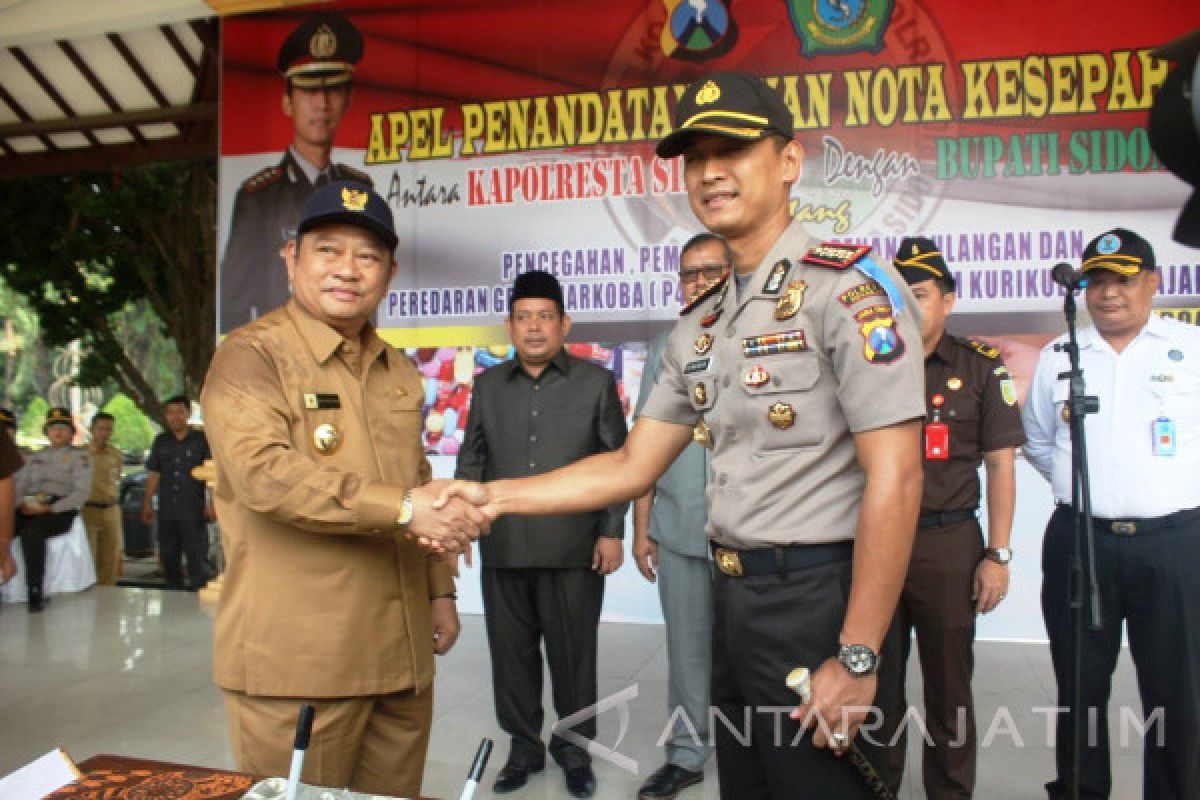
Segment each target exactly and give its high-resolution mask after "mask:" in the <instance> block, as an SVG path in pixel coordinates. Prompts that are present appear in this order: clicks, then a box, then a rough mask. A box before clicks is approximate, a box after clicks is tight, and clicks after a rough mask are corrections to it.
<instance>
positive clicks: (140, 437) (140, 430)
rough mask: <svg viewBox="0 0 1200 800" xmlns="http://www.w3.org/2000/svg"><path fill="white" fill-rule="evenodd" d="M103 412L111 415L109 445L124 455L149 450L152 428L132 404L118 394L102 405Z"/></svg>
mask: <svg viewBox="0 0 1200 800" xmlns="http://www.w3.org/2000/svg"><path fill="white" fill-rule="evenodd" d="M103 410H104V411H107V412H108V413H109V414H112V415H113V434H112V438H110V439H109V440H108V441H109V444H111V445H112V446H113V447H115V448H117V449H118V450H121V451H123V452H126V453H141V452H145V451H146V450H149V449H150V445H151V443H152V442H153V441H154V433H155V431H154V428H153V427H152V426H151V425H150V421H149V420H148V419H146V416H145V415H144V414H142V413H141V411H140V410H139V409H138V407H137V406H136V405H134V402H133V401H132V400H130V399H129V398H128V397H126V396H125V395H123V394H118V395H117V396H116V397H114V398H113V399H112V400H109V401H108V402H107V403H105V404H104V409H103Z"/></svg>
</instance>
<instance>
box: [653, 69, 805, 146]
mask: <svg viewBox="0 0 1200 800" xmlns="http://www.w3.org/2000/svg"><path fill="white" fill-rule="evenodd" d="M704 133H711V134H715V135H717V136H727V137H729V138H731V139H742V140H745V141H754V140H757V139H762V138H763V137H764V136H769V135H770V134H773V133H774V134H779V135H780V136H783V137H784V138H786V139H791V138H792V137H793V136H794V135H795V128H794V126H793V124H792V112H790V111H788V107H787V105H786V104H785V103H784V102H783V98H782V97H780V96H779V93H778V92H776V91H775V90H773V89H772V88H771V87H770V86H767V84H766V82H765V81H764V80H763V79H762V78H760V77H758V76H757V75H748V74H746V73H745V72H718V73H715V74H713V75H709V76H708V77H706V78H701V79H700V80H698V81H696V82H695V83H693V84H692V85H690V86H688V87H687V89H685V90H684V92H683V97H682V98H680V100H679V105H678V106H676V108H675V130H673V131H671V133H669V134H667V135H666V136H665V137H663V139H662V140H660V141H659V143H658V147H657V148H656V149H655V152H656V153H658V155H659V157H661V158H674V157H675V156H677V155H679V154H680V153H682V152H683V151H684V150H685V149H687V146H688V143H689V142H691V140H692V138H693V137H695V136H697V135H699V134H704Z"/></svg>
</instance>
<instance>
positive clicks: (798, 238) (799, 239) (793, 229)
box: [735, 220, 813, 304]
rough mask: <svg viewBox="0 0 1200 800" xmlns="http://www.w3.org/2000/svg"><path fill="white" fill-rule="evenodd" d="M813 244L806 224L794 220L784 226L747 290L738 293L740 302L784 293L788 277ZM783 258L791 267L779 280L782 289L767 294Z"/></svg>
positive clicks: (755, 272) (756, 269)
mask: <svg viewBox="0 0 1200 800" xmlns="http://www.w3.org/2000/svg"><path fill="white" fill-rule="evenodd" d="M812 244H813V241H812V238H811V237H810V236H809V235H808V232H807V231H806V230H805V229H804V226H803V225H802V224H800V223H799V222H797V221H796V220H792V222H791V223H790V224H789V225H788V226H787V227H786V228H784V231H783V233H782V234H781V235H780V237H779V238H778V239H777V240H776V241H775V244H774V245H772V246H771V249H770V250H769V251H767V255H766V257H765V258H764V259H763V260H762V263H760V264H759V265H758V267H757V268H755V270H754V273H753V274H752V275H751V277H750V282H749V284H748V285H747V286H746V292H745V293H744V294H742V293H740V292H739V293H738V295H737V299H738V303H739V304H740V303H741V301H743V300H746V299H748V298H751V297H777V296H779V295H780V294H781V293H782V289H783V287H784V286H785V285H786V284H787V280H788V278H790V277H791V276H792V275H793V274H795V273H796V267H797V265H798V264H799V263H800V261H801V260H802V259H803V258H804V254H805V253H807V252H808V250H809V248H811V247H812ZM783 259H786V260H787V261H788V262H789V264H790V267H789V268H788V271H787V273H786V274H785V275H784V276H783V279H782V280H781V281H780V282H779V286H780V289H779V290H778V291H776V292H774V293H772V294H767V293H766V291H764V290H765V289H766V286H767V281H768V280H770V277H771V273H772V271H773V270H774V269H775V265H776V264H778V263H779V262H780V261H781V260H783ZM735 291H736V287H735Z"/></svg>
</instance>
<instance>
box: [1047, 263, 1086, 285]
mask: <svg viewBox="0 0 1200 800" xmlns="http://www.w3.org/2000/svg"><path fill="white" fill-rule="evenodd" d="M1050 277H1051V278H1053V279H1054V282H1055V283H1057V284H1058V285H1059V286H1061V287H1063V288H1064V289H1066V290H1067V291H1069V292H1073V291H1075V290H1076V289H1078V288H1079V287H1080V285H1082V284H1083V282H1084V280H1085V278H1084V277H1083V273H1080V272H1077V271H1075V269H1074V268H1073V267H1072V266H1071V265H1070V264H1068V263H1066V262H1065V261H1064V262H1063V263H1061V264H1055V265H1054V267H1053V269H1051V270H1050Z"/></svg>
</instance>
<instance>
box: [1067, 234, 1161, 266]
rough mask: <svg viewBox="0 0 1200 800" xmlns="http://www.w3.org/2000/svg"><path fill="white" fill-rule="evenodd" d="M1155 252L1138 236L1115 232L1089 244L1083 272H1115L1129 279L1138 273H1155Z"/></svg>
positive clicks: (1097, 238) (1084, 255)
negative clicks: (1098, 270)
mask: <svg viewBox="0 0 1200 800" xmlns="http://www.w3.org/2000/svg"><path fill="white" fill-rule="evenodd" d="M1154 267H1155V260H1154V248H1152V247H1151V246H1150V243H1149V242H1147V241H1146V240H1145V239H1143V238H1142V237H1141V236H1138V235H1137V234H1136V233H1134V232H1133V231H1130V230H1126V229H1125V228H1113V229H1112V230H1111V231H1108V232H1107V233H1102V234H1100V235H1099V236H1097V237H1096V238H1095V239H1092V240H1091V241H1090V242H1088V246H1087V247H1086V248H1084V251H1083V264H1082V269H1083V272H1084V273H1088V272H1090V271H1092V270H1094V269H1107V270H1112V271H1113V272H1115V273H1117V274H1118V275H1124V276H1125V277H1129V276H1131V275H1136V274H1137V273H1138V271H1139V270H1143V269H1154Z"/></svg>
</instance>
